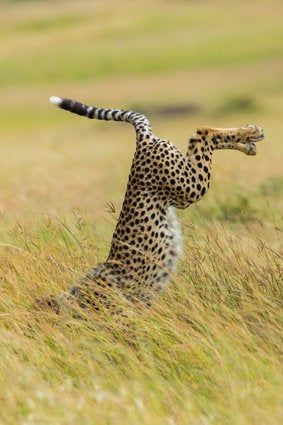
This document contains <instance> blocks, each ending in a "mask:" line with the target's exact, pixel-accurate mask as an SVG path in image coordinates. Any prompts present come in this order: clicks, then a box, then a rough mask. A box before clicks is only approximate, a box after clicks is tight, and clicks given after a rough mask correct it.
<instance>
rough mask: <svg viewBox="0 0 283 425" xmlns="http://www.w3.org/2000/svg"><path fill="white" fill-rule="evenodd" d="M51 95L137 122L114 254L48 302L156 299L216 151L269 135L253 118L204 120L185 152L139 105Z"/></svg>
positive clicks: (73, 107) (107, 303) (252, 149)
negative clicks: (219, 124)
mask: <svg viewBox="0 0 283 425" xmlns="http://www.w3.org/2000/svg"><path fill="white" fill-rule="evenodd" d="M50 101H51V103H53V104H54V105H57V106H59V107H60V108H62V109H65V110H67V111H70V112H73V113H76V114H78V115H82V116H85V117H88V118H91V119H94V118H95V119H99V120H114V121H126V122H129V123H131V124H132V125H133V126H134V129H135V132H136V151H135V154H134V158H133V162H132V166H131V171H130V175H129V179H128V184H127V189H126V194H125V199H124V202H123V205H122V209H121V213H120V216H119V219H118V222H117V225H116V229H115V231H114V234H113V239H112V243H111V248H110V252H109V255H108V258H107V259H106V261H105V262H104V263H103V264H98V265H97V266H95V267H94V268H92V269H90V270H89V271H88V273H87V274H86V276H85V277H83V278H82V279H81V280H80V281H79V282H78V283H77V284H76V285H75V286H73V287H71V288H70V290H69V293H68V294H61V295H60V296H59V297H50V298H49V299H47V301H46V303H47V304H48V305H49V306H51V307H54V308H55V310H56V311H57V312H59V311H60V308H61V304H62V303H66V302H67V303H68V302H71V303H75V304H76V305H77V306H79V307H82V308H87V307H90V306H91V307H92V308H93V309H95V310H100V309H102V308H107V309H110V312H111V311H112V310H113V312H115V311H117V309H118V310H119V306H118V307H117V297H116V301H115V302H113V294H118V295H119V296H120V297H122V300H124V301H125V300H127V301H128V302H130V303H135V304H136V303H138V304H140V305H145V306H151V305H152V303H153V302H154V301H155V300H156V298H157V296H158V295H159V294H160V292H161V291H162V289H163V288H164V287H165V285H166V282H167V281H168V278H169V276H170V273H172V271H174V270H175V269H176V266H177V262H178V259H179V257H180V255H181V247H182V232H181V228H180V225H179V223H178V221H177V218H176V216H175V211H174V209H175V208H179V209H184V208H187V207H189V206H190V205H191V204H192V203H194V202H197V201H199V200H200V199H201V198H202V197H203V195H204V194H205V193H206V192H207V190H208V188H209V182H210V170H211V159H212V154H213V151H214V150H216V149H236V150H239V151H241V152H243V153H245V154H246V155H255V154H256V146H255V142H258V141H260V140H262V139H263V138H264V134H263V131H262V129H261V128H260V127H258V126H255V125H248V126H246V127H240V128H226V129H221V128H211V127H200V128H198V129H197V131H196V133H195V134H193V135H192V136H191V137H190V138H189V143H188V150H187V154H186V156H184V155H183V154H182V153H181V152H180V150H179V149H177V148H176V147H175V146H174V145H173V144H172V143H171V142H169V141H167V140H162V139H159V138H158V137H156V136H154V135H153V133H152V130H151V126H150V123H149V121H148V119H147V118H146V117H145V116H144V115H141V114H139V113H137V112H133V111H127V110H117V109H103V108H96V107H93V106H87V105H84V104H82V103H79V102H77V101H74V100H70V99H63V98H59V97H55V96H52V97H51V98H50Z"/></svg>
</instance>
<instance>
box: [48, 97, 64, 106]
mask: <svg viewBox="0 0 283 425" xmlns="http://www.w3.org/2000/svg"><path fill="white" fill-rule="evenodd" d="M49 100H50V102H51V103H53V105H56V106H60V105H61V103H62V99H61V97H58V96H50V98H49Z"/></svg>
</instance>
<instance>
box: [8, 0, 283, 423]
mask: <svg viewBox="0 0 283 425" xmlns="http://www.w3.org/2000/svg"><path fill="white" fill-rule="evenodd" d="M229 3H230V4H228V3H227V2H225V1H224V0H218V1H216V0H209V1H208V0H204V1H201V2H197V1H187V2H186V1H181V0H177V1H174V2H168V1H165V0H151V1H149V0H143V1H142V2H129V1H126V0H118V1H114V0H109V1H107V2H105V1H100V0H96V1H92V2H91V1H86V0H82V1H80V2H78V1H74V0H69V1H65V0H61V1H57V2H55V1H54V2H52V1H16V0H14V1H8V0H6V1H5V0H2V1H1V3H0V12H1V13H0V45H1V55H0V88H1V102H0V147H1V156H0V183H1V190H0V270H1V275H0V282H1V287H0V425H15V424H21V425H38V424H41V425H49V424H50V425H55V424H60V425H65V424H66V425H73V424H74V425H75V424H82V425H88V424H89V425H92V424H98V425H104V424H109V425H119V424H123V425H133V424H134V425H136V424H137V425H139V424H146V425H147V424H154V425H159V424H160V425H179V424H182V425H183V424H184V425H211V424H213V425H214V424H215V425H216V424H217V425H218V424H221V425H222V424H225V425H226V424H227V425H243V424H244V425H246V424H248V425H250V424H251V425H279V424H280V423H282V422H283V399H282V393H283V388H282V381H283V370H282V369H283V368H282V348H283V346H282V280H283V279H282V257H283V249H282V212H283V196H282V195H283V171H282V158H283V144H282V141H281V138H282V136H281V135H282V129H283V126H282V114H283V84H282V81H283V80H282V72H283V60H282V57H283V46H282V39H283V27H282V13H283V6H282V1H281V0H270V1H269V2H265V1H263V0H250V1H246V0H239V1H238V2H236V3H233V4H232V2H229ZM52 94H55V95H59V96H67V97H71V98H76V99H78V100H82V101H84V102H88V103H90V104H94V105H96V106H104V107H117V108H119V107H121V108H124V109H126V108H135V109H137V110H141V111H146V112H147V114H148V116H149V118H150V119H151V122H152V126H153V129H154V132H155V134H157V135H158V136H159V137H164V138H167V139H170V140H172V141H173V142H174V144H176V145H177V146H178V147H180V148H181V149H182V150H183V151H185V150H186V144H187V139H188V136H189V134H191V133H193V132H194V131H195V128H196V127H197V126H199V125H211V126H218V127H234V126H241V125H245V124H258V125H260V126H262V127H263V128H264V131H265V134H266V139H265V140H264V141H263V142H262V143H260V144H259V145H258V154H257V156H256V157H246V156H244V155H242V154H240V153H239V152H227V151H225V152H216V153H215V158H214V164H213V173H212V175H213V177H212V184H211V189H210V191H209V192H208V194H207V195H206V196H205V198H204V199H203V200H201V202H200V203H199V204H197V205H193V206H191V207H190V209H189V210H186V211H182V212H181V213H180V214H179V217H180V220H181V222H182V225H183V229H184V234H185V247H184V248H185V249H184V254H183V258H182V261H181V263H180V266H179V269H178V273H176V275H175V276H172V283H171V284H170V285H169V286H168V288H167V289H166V291H165V292H164V294H163V296H162V297H161V298H160V300H159V302H158V303H157V304H156V305H155V306H154V307H153V308H152V309H151V310H150V311H148V312H147V313H146V314H143V315H140V316H136V315H132V316H131V318H130V319H129V321H130V322H131V326H132V328H133V329H134V330H135V337H134V338H135V344H134V345H133V344H129V340H130V339H131V338H132V335H129V336H128V337H125V335H124V334H123V333H121V331H120V330H119V329H118V328H117V327H115V324H114V323H111V321H110V320H106V319H105V318H103V317H97V318H95V320H94V319H93V317H87V316H86V317H84V318H81V319H78V318H73V317H70V316H68V315H64V316H62V317H59V318H54V316H52V315H51V314H49V315H46V314H43V313H40V312H38V311H35V309H34V308H33V303H34V300H35V299H36V298H37V297H39V296H40V295H42V294H44V293H46V292H52V293H56V292H57V291H58V290H61V289H65V290H67V288H68V287H69V286H70V284H72V283H73V282H74V281H75V280H76V279H77V278H78V277H80V276H81V275H82V274H84V272H85V271H86V270H87V269H88V268H89V267H90V266H92V265H95V264H96V263H97V262H98V261H103V259H105V256H106V254H107V252H108V249H109V245H110V240H111V235H112V232H113V229H114V226H115V222H116V219H117V216H118V213H119V209H120V207H121V203H122V200H123V193H124V190H125V185H126V180H127V175H128V170H129V167H130V162H131V158H132V155H133V152H134V134H133V130H132V129H131V127H130V126H128V125H127V124H119V123H111V122H110V123H103V122H93V121H92V122H91V121H87V120H85V119H82V118H80V117H76V116H72V115H70V114H67V113H64V112H63V111H59V110H57V109H55V108H54V107H52V106H51V105H50V104H49V102H48V97H49V96H50V95H52ZM178 108H180V109H178ZM164 109H166V110H167V114H165V113H164ZM168 109H169V111H168ZM176 110H180V112H179V113H176ZM162 111H163V112H162ZM182 111H183V112H182ZM109 202H112V203H113V204H114V205H115V209H116V212H115V213H114V214H111V213H109V212H108V211H107V210H108V207H107V204H108V203H109Z"/></svg>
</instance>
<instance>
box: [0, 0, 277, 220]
mask: <svg viewBox="0 0 283 425" xmlns="http://www.w3.org/2000/svg"><path fill="white" fill-rule="evenodd" d="M0 12H1V13H0V45H1V55H0V86H1V87H0V99H1V102H0V146H1V156H0V185H1V190H0V212H1V213H2V215H3V214H11V215H12V216H13V217H14V218H16V219H17V218H18V217H21V219H24V218H25V217H31V213H36V214H38V213H41V212H47V213H53V212H54V213H57V212H60V213H68V211H70V210H71V209H72V208H81V209H83V210H84V209H86V210H89V211H91V213H95V214H96V215H97V219H98V220H100V219H102V221H103V220H104V219H105V216H106V214H107V212H105V211H106V209H107V208H105V205H106V204H107V203H108V202H113V204H114V205H115V207H116V208H117V210H119V208H120V205H121V202H122V199H123V195H124V189H125V185H126V179H127V175H128V171H129V167H130V162H131V158H132V155H133V152H134V148H135V142H134V140H135V136H134V132H133V129H132V128H131V126H129V125H128V124H124V123H113V122H107V123H104V122H94V121H88V120H86V119H83V118H81V117H77V116H75V115H71V114H68V113H66V112H64V111H60V110H58V109H56V108H54V107H53V106H52V105H51V104H50V103H49V101H48V98H49V96H50V95H58V96H62V97H64V96H65V97H70V98H74V99H77V100H80V101H82V102H85V103H89V104H90V105H95V106H99V107H106V108H123V109H135V110H137V111H140V112H144V113H145V114H147V116H148V117H149V119H150V121H151V123H152V127H153V130H154V133H155V134H156V135H157V136H159V137H163V138H166V139H170V140H171V141H172V142H173V143H174V144H176V145H177V146H178V147H179V148H181V149H182V150H183V152H185V151H186V146H187V139H188V137H189V135H190V134H191V133H193V132H194V131H195V128H196V127H197V126H199V125H210V126H217V127H235V126H242V125H246V124H258V125H260V126H262V127H263V128H264V132H265V135H266V139H265V140H264V142H262V143H260V144H259V145H258V155H257V156H256V157H255V158H253V157H252V158H250V157H246V156H244V155H242V154H240V153H239V152H227V151H225V152H224V151H223V152H217V153H216V154H215V158H214V167H213V184H212V188H211V192H209V195H207V197H205V199H204V200H203V201H202V203H201V205H203V208H204V210H205V208H208V209H209V205H211V202H212V200H216V201H217V202H218V203H219V202H224V201H223V199H224V198H225V199H226V198H227V196H229V193H230V192H231V190H234V191H235V190H236V191H237V193H240V194H248V193H249V191H251V190H253V188H255V187H257V188H258V187H261V188H262V187H263V188H265V189H264V190H265V191H266V193H268V191H272V193H273V195H274V194H275V196H273V198H272V199H271V200H270V202H271V209H272V208H274V209H278V208H280V207H281V206H282V201H281V204H280V203H279V200H278V198H279V196H278V194H280V193H281V195H282V152H283V147H282V145H283V143H282V140H281V137H282V136H281V135H282V130H283V129H282V119H283V43H282V40H283V26H282V16H283V3H282V1H281V0H270V1H268V2H266V1H263V0H238V1H237V2H229V1H228V2H227V1H225V0H202V1H194V0H188V1H185V0H174V1H168V0H143V1H137V2H136V1H135V2H134V1H126V0H107V1H105V0H103V1H102V0H93V1H90V0H81V1H79V2H78V1H74V0H68V1H65V0H57V1H55V0H53V1H52V0H49V1H44V0H33V1H25V0H10V1H9V0H1V4H0ZM197 208H198V207H197ZM14 218H13V220H14Z"/></svg>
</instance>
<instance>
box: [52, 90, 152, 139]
mask: <svg viewBox="0 0 283 425" xmlns="http://www.w3.org/2000/svg"><path fill="white" fill-rule="evenodd" d="M50 102H51V103H53V105H56V106H59V108H61V109H65V110H66V111H69V112H73V113H75V114H78V115H82V116H84V117H87V118H91V119H98V120H106V121H109V120H113V121H126V122H129V123H131V124H133V126H134V127H135V130H136V132H137V133H138V135H141V134H142V133H143V134H144V133H147V134H151V127H150V123H149V121H148V119H147V118H146V117H145V116H144V115H142V114H139V113H138V112H134V111H126V110H123V109H104V108H96V107H95V106H88V105H85V104H83V103H80V102H77V101H76V100H71V99H64V98H61V97H57V96H51V97H50Z"/></svg>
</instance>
